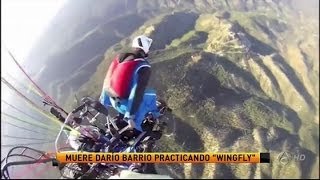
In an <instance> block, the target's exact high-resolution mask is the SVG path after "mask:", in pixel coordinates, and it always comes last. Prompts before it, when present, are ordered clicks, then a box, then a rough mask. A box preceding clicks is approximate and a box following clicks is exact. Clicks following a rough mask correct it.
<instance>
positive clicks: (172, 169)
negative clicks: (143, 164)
mask: <svg viewBox="0 0 320 180" xmlns="http://www.w3.org/2000/svg"><path fill="white" fill-rule="evenodd" d="M318 11H319V2H318V1H316V0H310V1H307V2H305V1H304V2H303V3H302V2H301V1H298V0H281V1H279V0H265V1H260V0H259V1H258V0H238V1H222V0H220V1H213V0H197V1H195V0H185V1H180V0H162V1H160V0H157V1H147V0H133V1H131V0H130V1H125V0H123V1H107V2H103V3H102V2H101V1H77V2H75V1H70V2H69V3H68V4H67V5H66V7H64V8H63V9H62V10H61V12H60V13H59V14H58V15H57V17H56V19H55V20H54V22H53V23H52V25H51V26H50V27H48V30H47V32H46V33H45V34H44V35H43V38H42V39H41V40H40V41H39V42H38V44H37V45H36V46H35V47H34V50H33V52H32V53H31V54H30V56H29V59H30V61H31V60H32V59H38V60H37V62H38V64H37V65H34V66H32V67H31V64H30V65H29V66H30V69H33V70H32V72H34V73H35V72H37V71H39V69H40V68H42V67H45V69H44V70H43V71H42V72H41V73H40V74H38V77H39V78H38V79H37V82H39V84H40V85H41V86H43V87H45V88H46V89H47V90H48V91H49V92H50V94H52V95H53V96H54V97H55V98H56V99H58V100H59V102H60V103H62V104H65V107H66V108H67V109H68V110H70V109H71V108H72V107H73V105H74V102H73V99H74V95H75V94H77V96H78V97H81V96H85V95H90V96H93V97H96V98H98V97H99V95H100V90H101V88H102V82H103V79H104V77H105V73H106V70H107V68H108V65H109V64H110V62H111V59H112V58H113V56H114V55H115V54H116V53H118V52H120V51H125V50H128V49H129V48H130V47H129V46H130V41H131V39H132V38H133V37H134V36H135V35H138V34H141V33H144V34H147V35H149V36H150V37H151V38H153V40H154V43H153V46H152V50H151V53H150V62H151V64H152V69H153V71H152V79H151V81H150V83H149V86H150V87H154V88H155V89H156V90H157V92H158V94H159V96H160V97H161V98H163V99H164V100H166V101H167V102H168V104H169V106H171V107H172V108H173V110H174V111H173V114H172V115H169V116H168V117H167V118H168V120H167V121H168V124H169V127H168V132H167V134H168V135H166V136H163V138H162V139H161V140H160V142H159V143H158V149H157V150H158V151H166V152H176V151H190V152H196V151H213V152H239V151H241V152H244V151H245V152H270V153H271V158H272V160H271V161H272V163H271V164H267V165H266V164H244V165H238V164H206V165H204V164H198V165H195V164H176V165H157V166H156V170H157V171H158V173H163V174H169V175H170V176H172V177H175V178H191V177H194V178H319V171H318V170H319V30H318V29H319V19H318V18H319V14H318ZM282 152H289V153H290V154H303V155H305V157H306V158H305V160H304V161H298V162H297V161H294V160H291V161H290V162H289V163H288V164H286V165H284V164H282V163H281V161H280V160H279V159H277V158H278V155H279V154H281V153H282Z"/></svg>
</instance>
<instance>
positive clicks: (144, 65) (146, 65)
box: [124, 61, 151, 118]
mask: <svg viewBox="0 0 320 180" xmlns="http://www.w3.org/2000/svg"><path fill="white" fill-rule="evenodd" d="M143 67H149V68H150V67H151V66H150V64H149V63H148V62H147V61H142V62H141V63H140V64H139V66H138V67H137V69H136V71H135V73H134V77H133V82H132V88H131V92H130V95H129V98H128V104H127V112H126V113H125V114H124V117H126V118H128V117H130V115H132V114H130V111H131V108H132V103H133V98H134V96H135V93H136V89H137V83H138V71H139V70H140V69H141V68H143Z"/></svg>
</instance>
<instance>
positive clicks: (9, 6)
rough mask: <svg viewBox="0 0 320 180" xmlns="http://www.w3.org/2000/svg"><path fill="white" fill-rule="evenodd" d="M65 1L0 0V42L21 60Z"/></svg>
mask: <svg viewBox="0 0 320 180" xmlns="http://www.w3.org/2000/svg"><path fill="white" fill-rule="evenodd" d="M65 1H66V0H1V36H2V37H1V39H2V42H1V43H5V45H6V46H7V47H8V48H9V49H10V50H11V51H12V52H13V53H14V54H15V56H17V58H18V59H19V61H23V59H24V58H25V57H26V56H27V54H28V53H29V51H30V49H31V47H32V46H33V44H34V43H35V41H36V40H37V38H38V37H39V36H40V34H41V33H42V32H43V30H44V29H45V27H46V26H47V25H48V23H49V22H50V20H51V19H52V18H53V17H54V15H55V14H56V13H57V12H58V10H59V9H60V8H61V7H62V6H63V4H64V3H65Z"/></svg>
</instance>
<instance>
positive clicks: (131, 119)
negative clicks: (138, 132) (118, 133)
mask: <svg viewBox="0 0 320 180" xmlns="http://www.w3.org/2000/svg"><path fill="white" fill-rule="evenodd" d="M134 118H135V117H134V115H132V116H128V117H125V118H124V119H125V120H126V121H127V123H128V126H129V128H128V130H132V129H134V128H135V127H136V123H135V122H134Z"/></svg>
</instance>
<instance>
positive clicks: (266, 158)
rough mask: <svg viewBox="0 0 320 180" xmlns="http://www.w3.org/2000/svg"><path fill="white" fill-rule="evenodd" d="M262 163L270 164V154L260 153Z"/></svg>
mask: <svg viewBox="0 0 320 180" xmlns="http://www.w3.org/2000/svg"><path fill="white" fill-rule="evenodd" d="M260 163H270V153H260Z"/></svg>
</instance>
